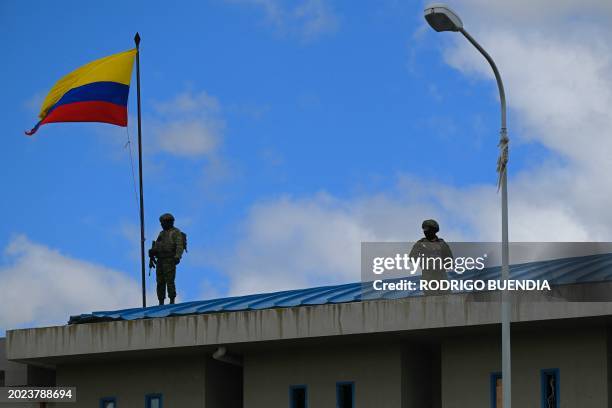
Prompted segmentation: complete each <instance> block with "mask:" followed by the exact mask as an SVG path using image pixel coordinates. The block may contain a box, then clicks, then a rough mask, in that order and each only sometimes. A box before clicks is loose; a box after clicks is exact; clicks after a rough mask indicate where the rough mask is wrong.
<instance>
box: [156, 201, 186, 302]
mask: <svg viewBox="0 0 612 408" xmlns="http://www.w3.org/2000/svg"><path fill="white" fill-rule="evenodd" d="M159 222H160V223H161V226H162V231H161V232H160V233H159V236H158V237H157V240H155V241H153V245H152V246H151V249H150V250H149V258H150V261H149V268H156V277H157V299H159V304H160V305H163V304H164V300H165V298H166V286H167V287H168V297H169V298H170V304H174V298H176V286H175V285H174V279H175V277H176V265H178V264H179V262H181V256H183V250H185V245H186V242H185V241H186V239H185V238H186V237H185V234H183V233H182V232H181V230H179V229H178V228H176V227H175V226H174V217H173V216H172V214H167V213H166V214H163V215H162V216H161V217H159Z"/></svg>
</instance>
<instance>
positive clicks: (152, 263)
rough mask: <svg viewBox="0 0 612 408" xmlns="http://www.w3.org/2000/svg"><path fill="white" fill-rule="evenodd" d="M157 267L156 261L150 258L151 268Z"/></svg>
mask: <svg viewBox="0 0 612 408" xmlns="http://www.w3.org/2000/svg"><path fill="white" fill-rule="evenodd" d="M153 268H155V261H153V260H152V259H150V260H149V269H153Z"/></svg>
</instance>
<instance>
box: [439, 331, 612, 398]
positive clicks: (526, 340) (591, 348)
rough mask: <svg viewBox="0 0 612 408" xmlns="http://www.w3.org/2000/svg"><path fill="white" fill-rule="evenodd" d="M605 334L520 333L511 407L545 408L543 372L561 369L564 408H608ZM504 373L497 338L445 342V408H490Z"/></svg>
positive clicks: (515, 348)
mask: <svg viewBox="0 0 612 408" xmlns="http://www.w3.org/2000/svg"><path fill="white" fill-rule="evenodd" d="M606 357H607V336H606V329H605V328H604V327H601V328H592V327H590V328H584V327H581V328H578V327H577V328H576V329H575V330H572V329H568V328H563V329H559V328H557V329H546V330H545V329H538V330H535V329H534V330H532V331H515V332H513V335H512V372H513V376H512V404H513V406H517V407H521V408H541V401H540V392H541V391H540V370H542V369H548V368H558V369H559V370H560V373H559V377H560V378H559V384H560V390H559V395H560V402H561V408H575V407H580V408H604V407H607V406H608V405H607V404H608V384H607V381H608V378H607V376H608V375H607V358H606ZM493 372H501V349H500V338H499V337H498V336H470V337H465V338H464V337H454V338H448V339H446V340H445V341H444V342H443V344H442V407H443V408H464V407H470V408H491V403H490V398H491V390H490V386H491V385H490V381H491V379H490V378H491V377H490V375H491V373H493Z"/></svg>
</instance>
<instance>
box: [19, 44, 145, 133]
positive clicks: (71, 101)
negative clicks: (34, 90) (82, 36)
mask: <svg viewBox="0 0 612 408" xmlns="http://www.w3.org/2000/svg"><path fill="white" fill-rule="evenodd" d="M136 52H137V51H136V49H132V50H129V51H125V52H121V53H119V54H113V55H110V56H108V57H104V58H101V59H99V60H95V61H92V62H90V63H89V64H87V65H83V66H82V67H80V68H77V69H76V70H74V71H72V72H71V73H69V74H68V75H66V76H65V77H63V78H62V79H60V80H59V81H57V83H56V84H55V86H53V88H51V91H49V94H48V95H47V97H46V98H45V101H44V102H43V104H42V108H41V109H40V114H39V115H38V117H39V118H40V121H39V122H38V123H37V124H36V126H34V128H32V130H30V131H26V132H25V133H26V134H27V135H33V134H34V133H36V131H37V130H38V128H39V127H40V126H41V125H44V124H45V123H54V122H102V123H110V124H113V125H117V126H127V101H128V93H129V90H130V80H131V78H132V66H133V65H134V57H135V55H136Z"/></svg>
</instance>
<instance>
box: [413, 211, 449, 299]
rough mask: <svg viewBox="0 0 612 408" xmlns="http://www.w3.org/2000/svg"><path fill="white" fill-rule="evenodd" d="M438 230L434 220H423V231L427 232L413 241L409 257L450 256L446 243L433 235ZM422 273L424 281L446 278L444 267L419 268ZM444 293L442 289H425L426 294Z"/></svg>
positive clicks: (444, 257) (443, 257) (442, 257)
mask: <svg viewBox="0 0 612 408" xmlns="http://www.w3.org/2000/svg"><path fill="white" fill-rule="evenodd" d="M439 230H440V227H439V225H438V223H437V222H436V221H435V220H425V221H423V231H424V232H426V233H427V235H429V236H426V237H425V238H421V239H419V240H418V241H417V242H415V244H414V246H413V247H412V250H411V251H410V257H415V258H416V257H420V256H424V257H427V258H441V259H442V260H444V259H446V258H449V257H450V258H452V257H453V253H452V251H451V249H450V247H449V246H448V244H447V243H446V242H445V241H444V240H443V239H442V238H438V236H437V235H435V234H436V233H437V232H438V231H439ZM421 270H422V275H421V279H422V280H426V281H432V280H437V281H442V280H447V279H448V276H447V274H446V270H444V268H442V269H439V268H435V267H434V268H421ZM444 293H446V291H444V290H427V291H425V294H426V295H441V294H444Z"/></svg>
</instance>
